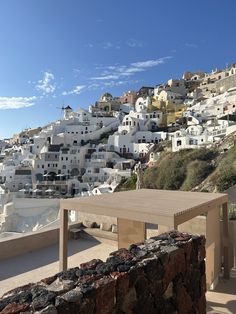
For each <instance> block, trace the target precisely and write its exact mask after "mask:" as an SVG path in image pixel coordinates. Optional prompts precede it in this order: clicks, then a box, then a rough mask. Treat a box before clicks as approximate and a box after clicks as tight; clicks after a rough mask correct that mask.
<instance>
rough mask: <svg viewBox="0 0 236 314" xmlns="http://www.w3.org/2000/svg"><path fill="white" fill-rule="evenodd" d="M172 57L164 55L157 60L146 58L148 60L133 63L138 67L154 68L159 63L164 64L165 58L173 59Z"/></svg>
mask: <svg viewBox="0 0 236 314" xmlns="http://www.w3.org/2000/svg"><path fill="white" fill-rule="evenodd" d="M171 58H172V57H170V56H168V57H163V58H159V59H155V60H146V61H141V62H134V63H131V65H132V66H134V67H136V68H143V69H144V68H152V67H155V66H157V65H159V64H163V63H165V60H168V59H171Z"/></svg>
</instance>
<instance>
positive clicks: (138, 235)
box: [117, 218, 146, 249]
mask: <svg viewBox="0 0 236 314" xmlns="http://www.w3.org/2000/svg"><path fill="white" fill-rule="evenodd" d="M117 225H118V248H119V249H120V248H126V249H127V248H128V247H129V246H130V245H131V244H134V243H140V242H143V241H144V240H145V239H146V227H145V222H141V221H134V220H129V219H122V218H118V219H117Z"/></svg>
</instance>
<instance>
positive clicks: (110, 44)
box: [101, 41, 114, 49]
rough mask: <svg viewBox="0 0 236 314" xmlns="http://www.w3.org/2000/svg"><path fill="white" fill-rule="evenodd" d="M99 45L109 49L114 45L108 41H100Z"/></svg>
mask: <svg viewBox="0 0 236 314" xmlns="http://www.w3.org/2000/svg"><path fill="white" fill-rule="evenodd" d="M101 46H102V48H104V49H111V48H113V47H114V44H113V43H111V42H109V41H108V42H105V43H102V44H101Z"/></svg>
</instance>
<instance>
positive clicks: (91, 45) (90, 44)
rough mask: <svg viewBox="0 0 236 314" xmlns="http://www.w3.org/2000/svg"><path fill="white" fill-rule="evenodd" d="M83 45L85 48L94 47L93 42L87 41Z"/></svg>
mask: <svg viewBox="0 0 236 314" xmlns="http://www.w3.org/2000/svg"><path fill="white" fill-rule="evenodd" d="M85 47H87V48H93V47H94V44H92V43H88V44H86V45H85Z"/></svg>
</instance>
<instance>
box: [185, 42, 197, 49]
mask: <svg viewBox="0 0 236 314" xmlns="http://www.w3.org/2000/svg"><path fill="white" fill-rule="evenodd" d="M185 46H186V47H188V48H198V45H197V44H193V43H185Z"/></svg>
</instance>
